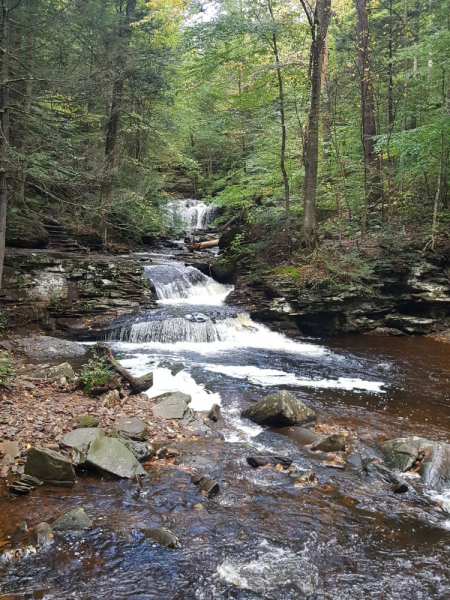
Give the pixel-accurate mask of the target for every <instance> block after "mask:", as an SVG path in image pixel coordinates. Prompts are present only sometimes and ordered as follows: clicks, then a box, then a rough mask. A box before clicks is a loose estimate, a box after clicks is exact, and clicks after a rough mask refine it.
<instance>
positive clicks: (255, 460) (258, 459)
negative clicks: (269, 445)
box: [247, 456, 292, 469]
mask: <svg viewBox="0 0 450 600" xmlns="http://www.w3.org/2000/svg"><path fill="white" fill-rule="evenodd" d="M247 462H248V464H249V465H250V466H251V467H254V468H258V467H265V466H266V465H281V466H282V467H283V469H287V468H288V467H290V466H291V465H292V459H290V458H286V457H285V456H247Z"/></svg>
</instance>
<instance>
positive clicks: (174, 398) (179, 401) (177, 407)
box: [152, 392, 195, 421]
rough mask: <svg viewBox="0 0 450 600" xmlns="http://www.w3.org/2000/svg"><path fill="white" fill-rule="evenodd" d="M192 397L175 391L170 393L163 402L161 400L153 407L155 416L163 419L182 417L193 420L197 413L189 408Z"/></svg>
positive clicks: (185, 419) (184, 419)
mask: <svg viewBox="0 0 450 600" xmlns="http://www.w3.org/2000/svg"><path fill="white" fill-rule="evenodd" d="M191 400H192V398H191V396H189V395H188V394H183V393H182V392H175V393H174V394H170V396H169V397H168V398H165V399H164V400H163V401H162V402H159V403H158V404H157V405H156V406H154V407H153V408H152V413H153V416H155V417H161V418H163V419H182V420H183V421H193V420H194V419H195V415H194V413H193V411H192V410H191V409H190V408H189V406H188V405H189V403H190V402H191Z"/></svg>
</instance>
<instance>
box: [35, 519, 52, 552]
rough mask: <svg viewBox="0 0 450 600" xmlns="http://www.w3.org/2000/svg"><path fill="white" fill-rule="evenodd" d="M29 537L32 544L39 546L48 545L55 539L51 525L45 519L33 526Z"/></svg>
mask: <svg viewBox="0 0 450 600" xmlns="http://www.w3.org/2000/svg"><path fill="white" fill-rule="evenodd" d="M30 537H31V541H32V543H33V545H34V546H37V547H41V548H45V547H47V546H50V544H53V542H54V541H55V540H54V537H53V529H52V526H51V525H49V524H48V523H45V521H43V522H42V523H38V524H37V525H35V526H34V527H33V530H32V531H31V535H30Z"/></svg>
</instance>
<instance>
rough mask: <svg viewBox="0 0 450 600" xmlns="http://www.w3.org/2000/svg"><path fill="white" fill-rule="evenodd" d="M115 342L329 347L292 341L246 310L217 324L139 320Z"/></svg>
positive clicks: (300, 349)
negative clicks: (141, 321)
mask: <svg viewBox="0 0 450 600" xmlns="http://www.w3.org/2000/svg"><path fill="white" fill-rule="evenodd" d="M113 335H114V337H113V341H117V342H120V343H122V344H123V346H122V347H123V349H126V350H133V348H135V346H133V344H139V348H140V349H147V350H152V349H154V350H158V349H160V350H164V351H167V348H168V347H169V345H170V349H171V351H185V350H188V351H191V352H198V353H201V354H203V353H207V354H211V353H217V352H223V351H227V350H234V349H236V348H256V349H261V350H267V351H271V350H273V351H276V352H280V351H281V352H288V353H290V354H299V355H307V356H323V355H325V354H328V353H329V350H327V349H326V348H324V347H323V346H319V345H314V344H309V343H304V342H298V341H294V340H291V339H289V338H287V337H285V336H284V335H282V334H281V333H277V332H275V331H271V330H270V329H269V328H268V327H266V326H264V325H261V324H259V323H255V322H254V321H252V320H251V318H250V317H249V316H248V315H247V314H246V313H239V314H238V315H237V316H236V317H230V318H227V319H222V320H219V321H217V322H216V323H213V322H212V321H210V320H208V321H206V322H205V323H193V322H191V321H187V320H186V319H180V318H177V319H166V320H164V321H149V322H147V323H136V324H134V325H132V326H131V329H130V328H123V330H121V331H118V332H114V334H113Z"/></svg>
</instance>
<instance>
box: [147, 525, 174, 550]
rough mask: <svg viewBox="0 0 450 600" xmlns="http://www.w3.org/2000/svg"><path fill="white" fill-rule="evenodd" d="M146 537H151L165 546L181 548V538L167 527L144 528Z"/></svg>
mask: <svg viewBox="0 0 450 600" xmlns="http://www.w3.org/2000/svg"><path fill="white" fill-rule="evenodd" d="M144 537H145V538H146V539H148V538H150V539H152V540H153V541H155V542H157V543H158V544H161V545H162V546H165V547H166V548H172V549H173V548H180V547H181V544H180V540H179V539H178V537H177V536H176V535H175V534H174V533H172V532H171V531H170V529H167V527H153V528H151V529H144Z"/></svg>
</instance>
